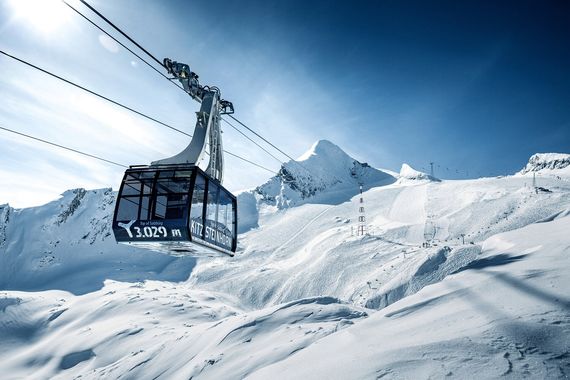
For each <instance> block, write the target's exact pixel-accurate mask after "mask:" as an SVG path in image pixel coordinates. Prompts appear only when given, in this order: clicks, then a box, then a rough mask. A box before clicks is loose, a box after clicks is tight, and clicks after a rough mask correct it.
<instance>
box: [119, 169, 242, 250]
mask: <svg viewBox="0 0 570 380" xmlns="http://www.w3.org/2000/svg"><path fill="white" fill-rule="evenodd" d="M113 233H114V234H115V239H116V240H117V242H119V243H124V244H130V245H133V246H137V247H142V248H148V249H152V250H156V251H162V252H165V253H169V254H172V255H190V256H214V255H216V254H218V255H219V253H223V254H227V255H230V256H233V255H234V253H235V251H236V245H237V240H236V237H237V203H236V197H235V196H233V195H232V194H231V193H230V192H228V191H227V190H226V189H225V188H224V187H222V186H221V185H220V183H219V182H218V181H217V180H215V179H213V178H212V177H210V176H209V175H207V174H206V173H205V172H204V171H202V170H201V169H200V168H199V167H197V166H195V165H193V164H173V165H152V166H131V167H130V168H129V169H128V170H127V171H126V172H125V176H124V177H123V182H122V183H121V187H120V190H119V194H118V197H117V203H116V206H115V216H114V219H113Z"/></svg>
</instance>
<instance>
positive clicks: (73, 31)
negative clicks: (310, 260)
mask: <svg viewBox="0 0 570 380" xmlns="http://www.w3.org/2000/svg"><path fill="white" fill-rule="evenodd" d="M71 3H72V4H74V5H76V6H77V8H78V9H80V10H81V11H82V12H84V13H85V14H87V15H89V16H90V17H93V19H94V20H96V18H95V16H94V15H93V14H91V13H90V12H89V10H87V9H86V8H85V7H83V6H82V5H80V4H79V3H78V2H77V1H71ZM22 4H24V5H22ZM26 4H27V5H30V4H31V5H32V6H33V8H26ZM46 4H47V5H46ZM91 4H93V5H94V6H95V7H96V8H97V9H99V10H100V11H101V12H103V13H104V14H105V15H107V16H108V17H109V18H110V19H111V20H113V21H114V22H116V23H117V24H118V25H120V26H121V27H122V28H124V30H125V31H127V32H128V33H129V34H131V35H132V36H133V37H134V38H135V39H136V40H138V41H139V42H140V43H141V44H143V45H144V46H145V47H147V48H148V49H149V50H150V51H151V52H152V53H153V54H154V55H156V56H157V57H159V58H163V57H170V58H172V59H175V60H178V61H182V62H186V63H188V64H189V65H190V66H191V68H192V69H193V70H194V71H196V72H197V73H198V74H199V75H200V81H201V83H202V84H210V85H216V86H218V87H220V88H221V90H222V95H223V97H224V98H226V99H228V100H231V101H233V103H234V105H235V108H236V116H237V117H238V118H239V119H241V120H242V121H244V122H245V123H247V124H248V125H250V126H251V127H252V128H254V129H256V130H257V131H259V132H261V133H262V134H263V135H264V136H265V137H267V138H268V139H269V140H271V141H273V142H275V143H277V144H278V145H279V146H280V147H281V148H282V149H283V150H285V151H286V152H288V153H289V154H291V155H292V156H299V155H301V154H302V153H303V152H304V151H305V150H307V149H308V148H309V147H310V145H311V144H312V143H313V142H314V141H315V140H318V139H323V138H325V139H329V140H331V141H333V142H335V143H336V144H337V145H339V146H341V147H342V148H343V149H345V150H346V151H347V152H348V153H350V154H351V155H353V156H354V157H356V158H357V159H359V160H361V161H366V162H369V163H370V164H372V165H374V166H376V167H382V168H388V169H392V170H396V171H397V170H399V168H400V166H401V164H402V163H403V162H407V163H409V164H410V165H412V166H413V167H415V168H417V169H420V170H421V169H422V168H425V169H427V168H429V164H428V163H429V162H430V161H433V162H435V167H436V175H439V176H441V177H443V178H465V177H467V176H468V177H477V176H490V175H498V174H506V173H513V172H515V171H517V170H519V169H520V168H521V167H522V166H524V164H525V162H526V160H527V159H528V157H529V156H530V155H532V154H533V153H536V152H570V70H569V69H568V67H570V33H569V27H568V25H570V5H569V3H568V2H563V1H559V2H556V1H551V2H536V1H534V2H525V1H518V2H502V1H500V2H479V1H477V2H475V1H473V2H463V1H461V2H457V1H435V2H424V1H417V2H416V1H414V2H411V1H403V2H402V1H374V2H372V1H370V2H358V1H351V2H334V1H285V2H283V1H280V2H278V1H247V0H242V1H215V0H214V1H213V0H209V1H201V0H200V1H174V0H165V1H158V0H122V1H110V0H97V1H96V0H92V1H91ZM30 9H31V11H30ZM101 25H103V24H101ZM0 41H1V44H0V45H1V48H2V50H6V51H7V52H9V53H11V54H14V55H17V56H19V57H21V58H24V59H27V60H29V61H31V62H33V63H36V64H38V65H40V66H42V67H45V68H47V69H50V70H53V71H54V72H56V73H58V74H61V75H63V76H65V77H67V78H70V79H72V80H74V81H77V82H79V83H81V84H83V85H85V86H87V87H89V88H92V89H94V90H96V91H99V92H101V93H103V94H105V95H108V96H110V97H112V98H115V99H118V100H120V101H121V102H124V103H125V104H127V105H129V106H132V107H134V108H137V109H142V110H144V112H146V113H148V114H149V115H151V116H153V117H156V118H157V119H160V120H163V121H165V122H167V123H169V124H172V125H173V126H175V127H177V128H180V129H184V130H186V131H188V132H191V131H192V129H193V127H194V123H195V116H194V112H195V111H196V110H197V109H198V105H197V103H195V102H192V101H191V100H190V98H189V97H188V96H186V95H185V94H184V93H182V92H181V91H177V90H176V89H175V88H174V87H173V86H171V85H169V84H168V83H166V81H165V80H164V79H163V78H162V77H160V76H159V75H158V74H156V73H155V72H153V71H152V70H150V69H148V68H147V67H145V66H144V65H143V64H141V63H140V62H139V61H138V60H137V59H136V58H135V57H133V56H132V55H130V53H128V52H126V51H124V50H123V49H122V48H121V47H119V46H116V45H115V44H114V43H113V42H111V41H108V40H107V39H105V38H104V37H103V36H102V35H101V33H100V32H99V31H98V30H96V29H95V28H94V27H93V26H91V25H89V24H88V23H87V22H86V21H85V20H83V19H81V18H80V17H79V16H77V15H76V14H74V13H73V12H72V11H71V10H70V9H68V8H67V7H65V6H64V5H62V4H61V3H60V2H58V1H50V0H35V1H34V0H2V1H0ZM0 68H1V72H2V75H1V76H0V93H1V94H2V102H0V125H2V126H5V127H8V128H12V129H17V130H20V131H22V132H25V133H30V134H34V135H36V136H38V137H41V138H45V139H49V140H53V141H55V142H58V143H61V144H64V145H68V146H70V147H73V148H76V149H82V150H85V151H87V152H89V153H92V154H96V155H100V156H103V157H105V158H108V159H111V160H113V161H118V162H121V163H125V164H146V163H149V162H150V161H153V160H156V159H159V158H163V157H167V156H171V155H173V154H175V153H177V152H179V151H180V150H182V149H183V148H184V147H185V146H186V144H187V141H186V140H185V139H184V138H183V136H181V135H179V134H176V133H175V132H171V131H169V130H166V129H164V128H163V127H160V126H158V125H156V124H153V123H152V122H149V121H146V120H144V119H141V118H140V117H138V116H136V115H132V114H130V113H128V112H126V111H123V110H121V109H118V108H117V107H115V106H113V105H111V104H107V103H105V102H104V101H101V100H98V99H94V98H93V97H92V96H90V95H87V94H85V93H82V92H81V91H79V90H77V89H73V88H71V87H70V86H68V85H65V84H62V83H60V82H58V81H56V80H53V79H50V78H48V77H46V76H45V75H42V74H39V73H36V72H34V71H32V70H30V69H28V68H26V67H23V66H22V65H20V64H17V63H15V62H13V61H11V60H9V59H8V58H5V57H0ZM224 144H225V147H226V148H227V149H228V150H230V151H233V152H235V153H238V154H241V155H244V156H246V157H248V158H250V159H252V160H254V161H256V162H259V163H261V164H263V165H265V166H268V167H270V168H272V169H277V168H278V167H279V163H278V162H276V161H274V160H273V159H272V158H271V157H268V156H267V155H266V154H265V153H264V152H262V151H260V150H259V149H258V148H256V147H255V146H253V145H252V144H251V143H249V142H248V141H247V140H244V139H243V138H242V137H241V136H239V135H238V134H236V133H235V132H234V131H233V130H231V129H229V128H227V127H226V128H225V133H224ZM0 150H1V152H2V154H1V155H0V176H1V177H2V178H3V180H2V185H3V186H1V188H0V203H5V202H9V203H10V204H12V205H14V206H17V207H23V206H29V205H34V204H40V203H42V202H46V201H49V200H50V199H53V198H55V197H57V195H58V194H60V193H61V192H63V191H64V190H66V189H69V188H75V187H87V188H95V187H110V186H113V187H114V188H116V187H117V185H118V184H119V182H120V179H121V176H122V169H120V168H117V167H113V166H109V165H107V164H104V163H100V162H97V161H93V160H90V159H88V158H83V157H78V156H76V155H74V154H72V153H68V152H62V151H57V150H54V148H50V147H45V146H41V145H38V143H35V142H30V141H26V140H23V139H22V138H20V137H17V136H12V135H10V134H8V133H7V132H2V131H0ZM226 161H227V162H226V175H225V178H226V182H225V185H226V186H227V187H228V188H230V189H232V190H239V189H243V188H248V187H253V186H255V185H258V184H260V183H262V182H263V181H264V180H265V179H266V178H268V176H270V173H267V172H264V171H263V170H260V169H257V168H255V167H252V166H250V165H248V164H246V163H243V162H240V161H239V160H236V159H233V158H231V157H226Z"/></svg>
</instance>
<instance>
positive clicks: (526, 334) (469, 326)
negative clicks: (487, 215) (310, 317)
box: [250, 217, 570, 379]
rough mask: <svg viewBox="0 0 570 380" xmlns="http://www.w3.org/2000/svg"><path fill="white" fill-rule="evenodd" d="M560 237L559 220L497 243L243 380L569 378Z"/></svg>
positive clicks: (566, 250) (565, 263)
mask: <svg viewBox="0 0 570 380" xmlns="http://www.w3.org/2000/svg"><path fill="white" fill-rule="evenodd" d="M568 231H570V218H569V217H565V218H563V219H559V220H555V221H553V222H550V223H541V224H533V225H530V226H528V227H525V228H522V229H519V230H516V231H512V232H508V233H504V234H499V235H495V236H494V237H492V238H489V239H487V240H486V241H485V242H484V243H483V254H482V255H480V256H478V258H477V259H476V260H475V261H473V262H472V263H471V264H470V265H468V266H466V267H464V268H463V269H461V270H459V271H457V272H456V273H455V274H453V275H451V276H448V277H447V278H446V279H444V280H443V281H441V282H440V283H438V284H436V285H432V286H429V287H427V288H424V289H423V290H421V291H420V292H419V293H416V294H415V295H413V296H410V297H407V298H405V299H403V300H401V301H400V302H397V303H395V304H393V305H391V306H389V307H387V308H385V309H383V310H381V311H379V312H377V313H375V314H373V315H372V316H371V317H370V318H368V319H367V320H366V321H363V322H361V323H358V324H356V325H355V326H352V327H351V328H349V329H346V330H344V331H341V332H339V333H337V334H334V335H331V336H329V337H327V338H324V339H322V340H320V341H318V342H317V343H315V344H313V345H312V346H310V347H308V348H307V349H306V350H303V351H301V352H299V353H297V354H296V355H293V356H291V357H289V358H287V359H286V360H283V361H281V362H279V363H275V364H273V365H271V366H268V367H266V368H263V369H261V370H260V371H258V372H256V373H254V375H253V376H251V377H250V378H251V379H311V378H312V379H315V378H320V379H373V378H376V379H379V378H382V379H384V378H386V379H425V378H445V377H452V378H460V379H471V378H480V379H495V378H505V379H523V378H534V379H558V378H560V379H562V378H568V376H570V360H569V359H570V297H569V294H568V288H569V287H570V271H569V269H570V264H569V260H568V257H569V255H570V235H569V234H568ZM308 363H310V365H309V364H308Z"/></svg>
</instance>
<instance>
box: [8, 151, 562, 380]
mask: <svg viewBox="0 0 570 380" xmlns="http://www.w3.org/2000/svg"><path fill="white" fill-rule="evenodd" d="M329 144H330V143H329ZM329 144H324V143H322V144H320V145H319V144H316V145H315V146H314V147H313V148H312V151H310V152H308V154H306V155H304V161H303V162H304V165H309V166H310V165H311V164H314V163H318V164H319V165H321V164H322V162H321V161H322V160H321V158H319V155H320V154H321V155H322V154H324V156H326V157H328V158H327V160H326V162H327V163H329V162H331V163H334V162H339V163H340V166H342V170H339V169H338V168H334V167H332V166H331V167H328V166H327V167H324V168H320V169H319V170H320V171H319V172H318V173H320V174H319V175H317V176H315V178H312V179H311V178H308V177H306V174H301V173H300V172H295V169H292V168H293V167H294V165H289V166H287V168H289V169H290V171H289V172H288V174H287V175H289V176H294V175H300V176H301V177H302V180H303V182H302V183H303V184H304V185H305V186H306V188H303V189H301V190H302V191H304V192H305V193H306V194H309V193H311V192H314V191H317V193H315V195H314V200H315V202H314V203H311V202H310V200H311V198H302V197H300V196H298V194H295V193H294V191H292V190H291V189H283V188H279V186H278V184H279V183H278V179H272V180H270V182H268V184H266V186H265V187H263V191H265V193H264V196H265V197H266V198H265V199H262V198H260V197H259V196H257V197H256V196H254V195H252V194H250V195H251V196H248V197H244V198H243V199H246V201H247V202H252V201H256V202H257V201H259V202H260V203H259V204H257V205H255V207H256V212H255V213H252V215H248V218H252V217H254V218H257V219H256V220H250V221H249V222H251V223H250V225H251V226H257V227H256V228H254V229H251V230H249V231H248V232H246V233H244V234H242V235H240V252H239V254H238V255H237V256H236V257H234V258H231V259H229V258H226V257H224V258H221V257H220V258H214V259H198V260H196V259H194V258H184V257H182V258H173V257H169V256H165V255H162V254H159V253H153V252H150V251H143V250H138V249H135V248H132V247H127V246H122V245H121V246H119V245H116V244H115V242H114V239H113V237H112V234H111V231H110V221H111V218H112V212H113V205H114V197H115V194H114V193H113V192H111V191H110V189H102V190H92V191H84V190H82V189H78V190H72V191H68V192H66V193H64V194H63V195H62V198H61V199H58V200H56V201H54V202H51V203H49V204H47V205H44V206H41V207H35V208H30V209H22V210H17V209H12V208H10V207H9V206H0V374H2V375H1V377H2V378H3V379H4V378H6V379H19V378H42V379H43V378H61V379H69V378H79V377H80V378H82V379H99V378H110V379H118V378H133V379H134V378H136V379H155V378H165V379H166V378H167V379H170V378H174V379H178V378H180V379H189V378H192V379H222V378H223V379H234V378H235V379H241V378H260V379H266V378H291V379H300V378H330V379H348V378H350V379H353V378H354V379H369V378H381V379H402V378H414V379H421V378H443V377H451V378H472V377H473V374H474V373H476V374H477V376H478V377H480V378H499V377H500V378H506V379H521V378H540V379H542V378H549V379H550V378H567V377H568V376H569V375H570V365H569V364H568V363H570V353H569V351H570V317H569V315H570V297H568V295H567V294H566V293H567V292H566V290H567V289H568V288H570V268H569V265H570V264H569V260H568V256H569V255H570V235H569V234H568V231H569V230H570V217H569V216H568V215H569V214H570V182H569V181H568V178H569V177H570V173H567V172H568V171H569V168H570V167H568V166H565V165H566V162H567V157H566V156H564V155H553V156H551V155H539V156H536V157H535V158H534V159H533V160H534V161H532V160H531V161H532V162H529V165H527V167H526V168H525V170H524V173H522V172H521V173H519V174H517V175H515V176H511V177H502V178H482V179H477V180H464V181H438V180H436V179H434V178H432V177H430V176H427V175H425V173H420V172H417V171H415V170H413V169H412V168H410V167H403V169H402V170H403V171H405V174H406V175H407V177H402V178H400V180H398V181H397V182H394V181H392V180H391V179H389V178H387V177H386V175H387V174H386V173H384V172H381V171H375V170H376V169H371V168H369V167H367V166H365V165H363V164H360V163H358V164H355V160H353V159H351V158H350V157H348V156H346V155H345V154H344V153H343V152H341V151H339V149H338V147H335V146H331V145H332V144H330V145H329ZM309 153H310V154H309ZM331 157H333V159H331ZM550 157H553V159H555V162H549V161H548V159H549V158H550ZM319 160H321V161H319ZM569 162H570V161H569ZM404 169H405V170H404ZM343 170H344V171H345V172H343ZM536 171H538V172H539V173H540V174H541V177H540V178H539V185H540V186H541V187H543V188H544V189H548V190H550V191H551V192H544V191H540V192H539V191H534V189H532V188H531V187H530V183H531V182H532V176H533V174H532V173H535V172H536ZM329 172H334V173H335V178H334V181H330V180H327V177H326V176H327V175H328V174H327V173H329ZM355 172H356V173H357V176H360V177H359V178H360V179H362V178H371V179H373V180H374V181H379V182H382V181H384V182H382V183H381V184H382V186H376V187H371V188H370V189H368V190H366V191H365V192H364V199H365V208H366V217H367V220H368V222H369V230H370V233H371V235H369V236H364V237H357V236H351V226H353V225H354V224H355V218H356V217H357V215H358V213H357V211H358V203H357V202H358V198H359V197H358V196H355V197H353V198H350V197H348V196H347V195H348V194H349V193H350V194H354V193H356V189H355V191H351V192H348V191H347V190H345V188H344V187H342V186H344V185H346V184H347V183H352V184H356V183H357V182H356V181H355V177H354V176H355ZM343 173H344V174H343ZM394 175H395V174H394ZM390 178H392V177H390ZM311 180H313V181H315V183H314V184H312V183H311V182H310V181H311ZM338 183H340V184H341V185H337V184H338ZM343 184H344V185H343ZM335 186H336V188H335ZM338 186H340V187H338ZM319 189H321V190H319ZM272 191H275V192H274V193H272ZM318 191H320V193H318ZM287 197H290V198H287ZM270 199H274V200H275V204H272V203H271V201H269V200H270ZM288 202H289V203H290V205H289V206H287V204H288ZM293 205H294V206H295V207H291V206H293ZM250 206H251V205H250ZM250 209H251V207H250ZM463 239H465V244H463V242H462V240H463ZM426 241H427V242H428V245H427V246H425V245H423V246H422V243H425V242H426ZM307 363H310V365H309V364H307Z"/></svg>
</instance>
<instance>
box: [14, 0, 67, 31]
mask: <svg viewBox="0 0 570 380" xmlns="http://www.w3.org/2000/svg"><path fill="white" fill-rule="evenodd" d="M10 6H11V8H12V10H13V11H14V18H15V19H16V20H17V21H18V22H21V23H25V24H26V26H28V27H31V28H33V29H35V30H37V31H39V32H42V33H46V34H49V33H52V32H54V31H55V30H57V29H58V28H60V27H61V26H63V25H64V24H65V23H66V22H67V21H68V18H69V12H68V10H67V9H66V7H65V5H64V4H63V2H61V1H58V0H10Z"/></svg>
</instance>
